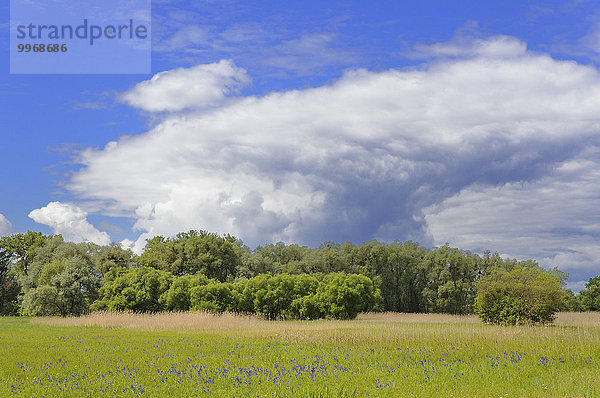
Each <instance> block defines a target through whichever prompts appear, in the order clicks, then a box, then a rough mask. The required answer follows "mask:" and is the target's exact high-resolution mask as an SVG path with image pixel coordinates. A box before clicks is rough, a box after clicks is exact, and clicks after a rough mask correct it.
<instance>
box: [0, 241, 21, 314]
mask: <svg viewBox="0 0 600 398" xmlns="http://www.w3.org/2000/svg"><path fill="white" fill-rule="evenodd" d="M20 291H21V287H20V286H19V283H18V280H17V276H16V273H15V271H14V270H13V263H12V254H11V253H10V252H9V251H7V250H5V249H4V248H2V247H0V315H16V314H17V311H18V308H19V305H18V303H17V297H18V295H19V292H20Z"/></svg>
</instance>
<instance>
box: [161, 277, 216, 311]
mask: <svg viewBox="0 0 600 398" xmlns="http://www.w3.org/2000/svg"><path fill="white" fill-rule="evenodd" d="M211 281H212V280H211V279H208V278H207V277H206V276H205V275H202V274H198V275H183V276H180V277H176V278H175V279H173V283H172V284H171V286H170V287H169V290H167V291H166V292H165V293H163V294H162V295H161V297H160V299H159V301H160V302H161V303H162V304H163V305H164V306H165V308H166V309H167V310H168V311H188V310H190V309H191V307H192V301H191V293H190V290H191V289H192V288H194V287H198V286H203V285H206V284H208V283H209V282H211Z"/></svg>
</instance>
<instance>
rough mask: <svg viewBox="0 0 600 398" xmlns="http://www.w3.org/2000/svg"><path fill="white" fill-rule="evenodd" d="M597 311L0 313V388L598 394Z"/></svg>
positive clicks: (26, 392) (44, 391)
mask: <svg viewBox="0 0 600 398" xmlns="http://www.w3.org/2000/svg"><path fill="white" fill-rule="evenodd" d="M599 360H600V314H589V313H584V314H576V313H561V314H559V316H558V319H557V321H556V322H555V325H554V326H546V327H498V326H490V325H483V324H481V323H480V322H479V321H478V320H477V318H475V317H472V316H467V317H458V316H449V315H412V314H361V315H360V316H359V318H358V319H356V320H354V321H326V320H322V321H311V322H301V321H290V322H283V321H282V322H274V321H264V320H260V319H257V318H253V317H238V316H234V315H229V314H225V315H222V316H212V315H209V314H205V313H179V314H157V315H132V314H110V313H106V314H94V315H91V316H88V317H81V318H66V319H63V318H33V319H28V318H0V364H1V365H0V396H11V394H12V395H13V396H25V397H41V396H46V397H53V396H66V397H68V396H73V397H75V396H77V397H79V396H90V397H93V396H117V395H119V396H123V395H124V396H127V395H129V396H136V395H141V396H149V397H154V396H163V397H167V396H182V397H188V396H207V397H208V396H211V397H212V396H217V397H219V396H223V397H265V396H266V397H334V396H335V397H342V396H344V397H345V396H359V397H363V396H370V397H380V396H381V397H384V396H390V397H404V396H406V397H462V396H466V397H546V396H554V397H600V365H599Z"/></svg>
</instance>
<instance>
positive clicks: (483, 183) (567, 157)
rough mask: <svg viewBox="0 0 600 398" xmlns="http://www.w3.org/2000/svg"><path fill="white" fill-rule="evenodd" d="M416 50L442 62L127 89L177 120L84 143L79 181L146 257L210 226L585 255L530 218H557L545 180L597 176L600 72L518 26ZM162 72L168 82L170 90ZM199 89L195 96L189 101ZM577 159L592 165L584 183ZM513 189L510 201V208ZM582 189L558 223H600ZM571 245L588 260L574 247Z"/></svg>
mask: <svg viewBox="0 0 600 398" xmlns="http://www.w3.org/2000/svg"><path fill="white" fill-rule="evenodd" d="M415 48H416V49H417V50H418V52H419V53H420V58H425V59H428V61H426V62H423V63H421V64H420V65H417V66H415V67H411V68H406V69H390V70H386V71H380V72H370V71H367V70H363V69H356V70H350V71H348V72H346V73H345V74H344V75H343V76H342V77H340V78H339V79H338V80H336V81H333V82H331V83H329V84H326V85H323V86H320V87H316V88H308V89H298V90H289V91H280V92H272V93H270V94H267V95H264V96H260V97H259V96H237V97H235V101H225V100H224V99H225V96H226V95H227V93H228V91H227V90H229V88H228V86H227V84H226V83H224V81H221V80H219V79H212V78H211V79H208V83H207V87H206V88H207V89H208V90H209V92H213V93H217V94H215V96H211V95H208V94H207V96H206V97H204V91H203V90H204V88H203V86H202V84H198V80H196V76H197V73H200V74H204V73H205V72H206V71H207V70H211V68H217V69H220V68H222V67H223V68H225V67H226V69H227V70H229V71H230V72H231V76H235V77H234V80H235V79H238V80H240V81H244V79H243V78H240V77H239V76H243V74H238V73H241V72H239V71H240V70H241V69H240V68H239V67H237V66H236V65H235V64H234V63H233V62H229V61H221V62H220V63H216V64H210V65H198V66H195V67H192V68H187V69H186V68H178V69H176V70H174V71H173V73H172V74H171V72H165V73H164V74H161V75H158V76H159V77H158V78H156V77H155V78H153V79H152V80H148V81H146V82H142V83H139V84H138V85H137V86H135V87H134V88H132V89H131V90H130V91H128V92H126V93H124V94H123V98H129V100H126V101H127V102H128V103H130V104H131V105H132V106H136V107H138V108H140V109H143V110H145V111H155V112H164V111H169V112H171V113H168V114H166V115H162V116H161V117H162V119H161V120H162V122H160V123H159V124H157V125H156V126H155V127H153V128H152V129H151V130H150V131H148V132H146V133H144V134H140V135H137V136H127V137H123V138H122V139H120V140H118V141H114V142H110V143H108V144H107V145H106V146H105V147H104V148H103V149H94V148H89V149H87V150H85V151H83V152H82V153H81V155H80V159H79V162H80V163H81V164H82V165H83V167H82V168H81V169H80V170H79V171H78V172H76V173H75V174H74V175H73V177H72V178H71V180H70V181H69V183H68V184H67V188H68V189H69V190H70V191H71V192H72V193H74V194H75V195H77V197H80V198H82V199H86V200H95V201H97V203H108V204H109V206H110V208H109V207H107V209H110V211H113V212H118V213H120V214H128V215H130V216H131V217H133V218H135V220H136V223H135V226H134V228H135V230H136V231H139V232H140V236H139V238H138V240H137V242H136V243H135V245H134V248H135V249H136V250H137V251H139V250H141V248H142V247H143V245H144V243H145V239H146V238H148V237H151V236H154V235H159V234H160V235H172V234H175V233H177V232H179V231H184V230H189V229H206V230H209V231H214V232H218V233H226V232H227V233H232V234H235V235H237V236H239V237H240V238H241V239H243V240H244V241H245V242H246V243H247V244H249V245H251V246H253V245H256V244H262V243H266V242H272V241H277V240H283V241H287V242H297V243H301V244H307V245H318V244H320V243H322V242H324V241H328V240H333V241H338V242H341V241H353V242H362V241H366V240H370V239H380V240H384V241H392V240H408V239H411V240H414V241H417V242H420V243H421V244H423V245H425V246H431V245H434V244H443V243H444V242H446V241H448V242H449V243H451V244H459V243H460V242H463V243H464V244H465V246H464V247H463V246H461V248H464V249H479V248H480V246H481V244H482V243H484V244H487V243H489V246H487V247H485V248H486V249H490V250H492V251H497V250H498V251H500V250H501V251H502V253H503V254H505V255H509V256H513V257H519V256H521V255H522V254H523V252H521V250H522V248H523V247H524V246H523V245H519V244H514V245H511V244H510V242H509V239H505V237H504V236H505V235H506V236H510V237H513V238H514V240H515V241H519V240H523V239H526V240H527V242H528V247H529V248H530V250H528V251H527V253H526V255H527V256H532V257H534V258H537V259H538V260H540V261H542V260H543V261H544V262H546V263H547V264H546V265H552V263H554V262H556V261H564V262H565V263H564V264H566V263H567V262H569V261H571V262H572V263H571V265H574V264H576V263H577V261H580V260H578V259H581V258H582V257H581V256H579V257H578V255H577V253H578V251H581V250H584V249H581V248H580V247H576V246H573V245H571V246H569V245H570V243H569V244H567V247H565V246H564V245H562V244H560V243H559V240H558V238H556V237H559V236H560V233H559V232H555V235H554V237H552V238H550V239H548V231H544V230H542V229H541V228H540V229H536V228H526V225H524V223H525V222H527V223H528V224H530V223H536V222H538V223H539V224H540V225H547V226H552V227H553V228H556V227H557V226H558V225H560V220H559V219H557V217H558V216H557V214H555V213H556V211H555V210H556V206H558V204H557V203H558V202H553V200H554V199H553V197H552V195H550V196H548V195H545V194H544V192H545V191H543V189H544V187H545V186H546V187H553V189H556V190H557V192H562V191H561V190H562V189H571V190H572V189H574V188H573V187H577V186H578V184H579V183H581V184H584V183H586V181H588V180H589V179H590V178H592V179H594V178H595V177H594V175H595V174H594V172H595V170H596V169H597V167H598V164H597V162H595V161H593V160H592V159H593V156H592V155H590V153H592V152H593V149H594V148H597V147H598V146H599V144H600V142H599V141H600V140H599V138H598V137H599V134H598V133H600V116H599V114H598V103H599V101H600V75H599V73H598V70H597V69H595V68H594V67H592V66H585V65H581V64H578V63H576V62H574V61H563V60H556V59H553V58H551V57H550V56H549V55H546V54H542V53H539V52H529V51H527V46H526V43H524V42H522V41H520V40H518V39H516V38H514V37H509V36H495V37H490V38H488V39H485V40H483V39H469V38H468V37H462V38H461V39H460V40H454V41H451V42H448V43H440V44H436V45H431V46H421V47H415ZM224 62H225V64H223V63H224ZM215 65H221V66H215ZM223 65H225V66H223ZM198 71H202V72H198ZM236 71H237V72H236ZM211 73H212V72H211ZM170 74H171V77H173V82H176V84H171V83H170V78H169V76H170ZM226 75H227V73H226ZM228 76H229V75H228ZM161 79H164V80H163V81H164V86H162V85H159V84H158V83H156V82H157V81H158V82H160V80H161ZM219 84H221V85H222V86H221V88H220V89H219ZM188 88H191V91H193V92H197V93H198V99H194V95H192V96H189V97H186V95H187V94H186V92H187V91H186V90H188ZM219 93H220V94H219ZM146 94H147V95H146ZM179 98H181V100H180V101H179V102H178V100H177V99H179ZM196 101H197V102H196ZM196 103H197V104H199V105H200V107H198V108H194V107H193V106H192V105H193V104H196ZM205 104H208V105H210V106H209V107H208V108H207V107H202V106H203V105H205ZM557 168H559V169H560V170H562V171H560V172H559V173H558V174H557V173H556V172H555V170H557ZM566 168H571V169H573V170H577V171H576V172H573V173H571V174H569V181H570V182H569V184H567V183H566V182H565V180H564V178H565V177H564V176H565V174H564V173H565V172H566V171H564V170H566ZM537 181H541V182H540V183H536V182H537ZM594 181H595V180H594ZM561 184H562V185H561ZM502 187H504V188H502ZM517 189H521V190H520V191H518V192H517ZM499 190H500V191H499ZM499 192H500V194H501V195H502V198H503V199H502V200H504V201H505V202H506V203H505V204H504V205H503V206H501V207H497V208H495V207H494V203H495V202H494V195H498V194H499ZM528 195H534V196H535V197H536V198H537V199H539V200H537V201H536V200H532V202H531V206H538V205H539V204H541V203H544V204H545V205H544V206H538V207H536V209H535V210H533V209H530V210H529V212H527V209H528V207H527V206H525V207H523V208H522V209H523V210H522V211H525V212H526V213H527V214H528V217H527V218H526V219H523V218H522V217H520V213H519V212H518V211H512V210H511V209H512V208H513V207H511V205H510V202H511V200H513V198H518V197H528ZM573 195H576V194H575V193H573ZM582 195H583V196H582V197H584V199H581V198H579V197H578V198H579V199H581V200H579V199H578V200H574V198H575V196H569V195H559V196H557V198H558V197H560V198H562V200H566V201H571V200H573V202H572V203H573V208H570V209H569V210H567V211H566V213H565V214H563V215H560V217H566V218H567V219H568V218H569V217H574V218H576V220H575V221H576V224H577V228H578V231H591V230H593V228H594V225H593V223H594V221H593V218H592V219H590V218H588V217H585V216H584V214H585V210H586V208H587V209H590V208H593V207H592V206H597V201H598V199H599V198H598V197H597V196H595V195H596V191H593V190H591V191H585V192H583V191H582ZM474 198H477V200H476V202H477V203H481V205H480V207H479V209H480V211H481V212H486V211H488V212H497V214H494V216H493V217H491V216H490V217H488V218H486V217H479V218H477V217H474V216H473V217H471V216H472V213H469V211H468V209H469V206H470V205H469V203H474V202H473V201H475V199H474ZM534 199H535V198H534ZM557 200H559V199H557ZM463 205H464V206H463ZM460 214H467V215H469V217H470V218H469V220H468V222H465V221H462V220H461V218H460V217H458V216H457V215H460ZM561 219H562V218H561ZM499 220H502V221H503V223H502V228H503V229H504V230H505V231H504V233H503V235H502V239H503V240H495V239H496V237H497V235H494V234H491V235H490V236H491V237H492V238H490V239H489V240H485V236H484V234H485V233H486V231H487V230H486V225H487V223H489V222H497V221H499ZM551 220H555V221H551ZM432 223H433V224H432ZM457 223H465V224H468V225H470V227H469V228H466V227H465V228H461V225H460V224H457ZM432 225H434V227H435V228H431V226H432ZM453 225H455V226H456V228H453ZM450 231H453V232H450ZM524 234H526V235H527V236H524ZM590 234H592V235H586V236H588V237H591V238H590V239H592V240H591V241H592V246H593V239H594V238H595V237H596V235H594V234H595V232H593V233H592V232H590ZM471 235H478V236H471ZM440 239H443V240H442V241H440ZM455 242H456V243H455ZM471 244H473V245H476V247H475V246H471ZM531 248H533V249H531ZM535 248H537V250H536V249H535ZM590 250H591V251H590ZM569 251H572V252H573V253H575V254H573V253H571V254H572V255H570V256H566V255H565V254H566V253H567V252H569ZM584 251H585V253H587V254H585V253H583V252H582V253H583V255H590V253H595V249H593V248H592V249H589V248H588V249H585V250H584ZM564 264H556V265H559V266H563V265H564ZM568 266H570V265H569V264H567V267H568ZM580 277H581V278H583V277H584V274H583V273H581V274H580Z"/></svg>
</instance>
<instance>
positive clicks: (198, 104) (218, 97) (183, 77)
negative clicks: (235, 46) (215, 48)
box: [121, 60, 250, 112]
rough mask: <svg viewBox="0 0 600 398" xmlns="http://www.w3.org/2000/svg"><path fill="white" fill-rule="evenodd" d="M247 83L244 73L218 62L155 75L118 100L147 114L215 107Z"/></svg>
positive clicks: (230, 65) (232, 66) (226, 62)
mask: <svg viewBox="0 0 600 398" xmlns="http://www.w3.org/2000/svg"><path fill="white" fill-rule="evenodd" d="M249 83H250V78H249V77H248V76H247V75H246V71H245V70H244V69H242V68H239V67H237V66H236V65H235V64H234V63H233V62H232V61H229V60H221V61H219V62H217V63H212V64H207V65H197V66H194V67H191V68H178V69H174V70H171V71H167V72H161V73H158V74H156V75H154V76H153V77H152V79H150V80H146V81H143V82H141V83H139V84H137V85H136V86H135V87H133V88H132V89H131V90H129V91H127V92H126V93H125V94H123V95H122V96H121V100H122V101H123V102H126V103H127V104H129V105H131V106H133V107H136V108H140V109H142V110H145V111H148V112H163V111H168V112H172V111H182V110H185V109H191V108H196V109H198V108H205V107H214V106H218V105H222V104H223V103H224V101H225V99H226V97H227V96H229V95H231V94H234V93H235V92H237V91H238V90H239V89H240V88H241V87H244V86H246V85H247V84H249Z"/></svg>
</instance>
